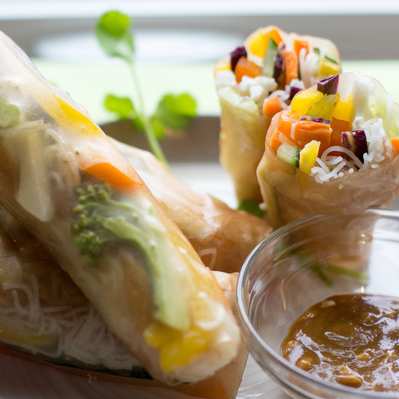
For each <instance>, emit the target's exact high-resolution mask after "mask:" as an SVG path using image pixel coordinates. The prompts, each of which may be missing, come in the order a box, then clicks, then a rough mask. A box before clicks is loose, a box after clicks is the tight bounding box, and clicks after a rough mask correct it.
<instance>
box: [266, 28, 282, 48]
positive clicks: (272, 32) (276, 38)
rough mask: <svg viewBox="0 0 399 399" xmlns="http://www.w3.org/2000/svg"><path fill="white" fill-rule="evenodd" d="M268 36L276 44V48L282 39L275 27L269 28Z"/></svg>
mask: <svg viewBox="0 0 399 399" xmlns="http://www.w3.org/2000/svg"><path fill="white" fill-rule="evenodd" d="M269 35H270V37H271V38H272V39H273V40H274V42H275V43H276V44H277V46H278V45H279V44H280V43H281V42H282V41H283V37H282V36H281V31H280V29H279V28H277V27H276V26H271V27H270V31H269Z"/></svg>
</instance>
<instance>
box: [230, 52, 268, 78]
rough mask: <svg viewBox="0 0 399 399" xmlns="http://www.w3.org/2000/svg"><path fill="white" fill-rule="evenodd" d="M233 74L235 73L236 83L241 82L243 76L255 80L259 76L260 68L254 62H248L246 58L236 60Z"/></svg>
mask: <svg viewBox="0 0 399 399" xmlns="http://www.w3.org/2000/svg"><path fill="white" fill-rule="evenodd" d="M235 72H236V81H237V82H241V79H242V78H243V77H244V76H249V77H251V78H255V77H256V76H259V75H261V73H262V68H261V67H260V66H258V65H256V64H255V63H254V62H252V61H249V60H248V59H247V58H245V57H241V58H240V59H239V60H238V63H237V66H236V71H235Z"/></svg>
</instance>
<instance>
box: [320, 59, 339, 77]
mask: <svg viewBox="0 0 399 399" xmlns="http://www.w3.org/2000/svg"><path fill="white" fill-rule="evenodd" d="M340 72H341V66H340V65H339V64H338V63H337V62H335V61H333V60H332V59H330V58H329V57H325V56H324V57H321V58H320V69H319V75H320V77H325V76H332V75H337V74H339V73H340Z"/></svg>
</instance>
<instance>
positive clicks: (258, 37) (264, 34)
mask: <svg viewBox="0 0 399 399" xmlns="http://www.w3.org/2000/svg"><path fill="white" fill-rule="evenodd" d="M269 39H273V40H274V42H275V43H276V44H277V45H279V44H280V43H281V42H282V41H283V37H282V34H281V31H280V29H279V28H277V27H276V26H271V27H269V28H268V29H259V30H257V31H256V32H254V33H252V35H251V36H249V38H248V40H247V42H246V48H247V50H248V52H249V53H250V54H252V55H255V56H257V57H259V58H264V57H265V55H266V51H267V45H268V43H269Z"/></svg>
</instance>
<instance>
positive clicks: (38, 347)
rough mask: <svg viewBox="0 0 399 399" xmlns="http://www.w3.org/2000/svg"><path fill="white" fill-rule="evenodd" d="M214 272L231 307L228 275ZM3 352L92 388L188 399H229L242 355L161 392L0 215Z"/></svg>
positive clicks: (33, 245) (65, 279)
mask: <svg viewBox="0 0 399 399" xmlns="http://www.w3.org/2000/svg"><path fill="white" fill-rule="evenodd" d="M214 273H215V277H216V279H217V281H218V283H219V285H220V286H221V288H222V289H223V292H224V293H225V296H226V298H227V299H228V301H229V304H230V305H231V307H232V308H235V297H234V293H235V285H236V274H225V273H221V272H214ZM4 344H6V345H4ZM10 347H11V349H14V352H12V353H13V354H14V355H15V356H18V357H21V358H24V357H28V358H29V359H31V360H36V361H43V360H44V361H45V362H46V363H47V364H49V365H55V366H57V367H58V366H62V367H63V370H73V371H74V372H75V373H79V372H80V373H81V375H83V376H86V375H87V374H91V375H93V377H95V378H96V382H97V384H98V383H99V381H101V380H105V381H106V380H111V381H115V382H120V383H123V384H124V385H129V386H135V387H136V388H135V392H136V390H137V391H138V392H140V391H141V390H142V392H141V393H142V394H145V395H149V393H148V389H150V388H154V387H157V388H158V389H162V391H161V392H162V394H163V395H164V396H162V397H167V396H170V395H173V393H174V394H177V392H186V393H190V395H193V396H190V398H192V397H196V398H197V397H201V398H207V399H208V398H209V399H210V398H212V399H220V398H223V399H232V398H234V397H235V393H236V391H237V388H238V386H239V383H240V380H241V375H242V372H243V369H244V365H245V351H244V349H243V348H242V349H241V353H240V355H239V356H238V357H237V358H236V359H235V360H234V362H232V363H230V364H229V365H227V366H226V367H224V368H223V369H221V370H220V371H218V372H217V373H216V374H215V375H214V376H212V377H211V378H208V379H206V380H203V381H201V382H200V383H199V384H198V383H197V384H183V385H177V386H174V387H167V386H165V385H162V384H159V383H157V382H156V381H155V380H153V379H151V377H150V376H149V374H148V373H147V371H146V370H145V369H144V368H143V366H142V365H141V363H140V362H139V361H138V360H137V359H136V358H134V357H133V356H132V355H131V354H130V353H129V350H128V349H127V347H126V346H125V345H123V344H122V343H121V342H120V341H119V340H118V339H117V338H116V337H115V336H114V335H113V334H112V333H111V332H110V331H109V329H108V328H107V326H106V325H105V323H104V322H103V321H102V319H101V317H100V316H99V314H98V312H97V311H96V310H95V309H94V307H93V306H92V304H91V303H90V302H89V301H88V300H87V299H86V298H85V296H84V295H83V294H82V292H81V291H80V290H79V289H78V287H77V286H76V285H75V284H74V283H73V282H72V280H71V279H70V278H69V276H68V275H67V274H66V273H65V272H64V271H63V270H62V269H61V268H59V267H58V266H57V264H56V262H55V261H54V259H53V258H52V256H51V254H49V253H48V251H46V249H45V248H44V247H43V246H42V245H41V244H40V243H39V242H38V241H37V240H36V239H35V238H34V237H33V236H32V235H30V234H29V233H28V232H27V231H26V230H25V229H24V228H23V227H22V226H21V225H20V224H19V223H17V222H16V220H15V219H14V218H12V217H11V216H10V215H9V214H8V213H7V212H5V211H4V210H2V209H0V351H1V352H2V353H3V352H7V351H8V350H9V348H10ZM25 354H26V355H25ZM29 354H31V355H33V356H31V357H29ZM70 367H72V368H70ZM119 376H120V377H129V378H128V379H120V378H119ZM226 379H227V381H229V383H228V384H227V383H226V382H225V380H226ZM71 383H72V384H73V382H71ZM138 392H136V394H138ZM155 397H159V396H155Z"/></svg>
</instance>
